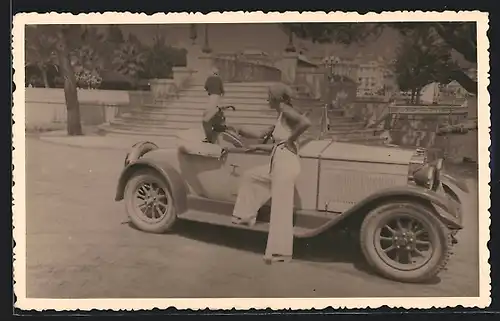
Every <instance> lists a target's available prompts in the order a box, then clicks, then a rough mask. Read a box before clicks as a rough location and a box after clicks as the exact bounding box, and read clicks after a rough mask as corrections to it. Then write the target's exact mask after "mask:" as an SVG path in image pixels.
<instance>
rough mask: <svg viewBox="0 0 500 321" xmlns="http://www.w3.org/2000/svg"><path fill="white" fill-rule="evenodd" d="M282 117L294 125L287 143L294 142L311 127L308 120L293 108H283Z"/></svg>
mask: <svg viewBox="0 0 500 321" xmlns="http://www.w3.org/2000/svg"><path fill="white" fill-rule="evenodd" d="M283 115H284V116H285V118H286V119H287V120H289V121H290V122H291V123H293V124H294V126H293V128H292V134H291V135H290V137H289V138H288V141H289V142H295V141H296V140H297V139H298V138H299V137H300V136H301V135H302V134H303V133H304V132H305V131H306V130H307V129H308V128H309V127H311V121H310V120H309V118H307V117H306V116H304V115H302V114H300V113H299V112H298V111H297V110H295V108H293V107H289V106H283Z"/></svg>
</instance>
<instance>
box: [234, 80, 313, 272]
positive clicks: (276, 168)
mask: <svg viewBox="0 0 500 321" xmlns="http://www.w3.org/2000/svg"><path fill="white" fill-rule="evenodd" d="M291 97H292V90H291V88H290V87H288V86H286V85H284V84H281V83H278V84H275V85H273V86H271V87H270V88H269V106H270V107H271V108H273V109H275V110H276V111H277V112H278V113H279V115H278V118H277V119H276V124H275V125H274V126H273V130H272V135H273V137H274V139H275V141H279V143H277V144H275V145H253V146H250V147H249V150H263V151H269V152H271V158H270V163H269V164H268V165H263V166H258V167H255V168H252V169H250V170H248V171H247V172H245V174H244V175H243V178H242V182H241V185H240V189H239V191H238V197H237V200H236V204H235V207H234V211H233V223H235V224H247V225H254V224H255V223H256V219H257V213H258V210H259V209H260V208H261V207H262V206H263V205H264V204H265V203H267V201H268V200H269V199H270V198H271V219H270V222H269V236H268V240H267V247H266V253H265V256H264V260H265V261H266V263H272V262H284V261H289V260H291V258H292V254H293V207H294V202H293V200H294V193H295V181H296V180H297V178H298V176H299V174H300V157H299V155H298V146H297V140H298V139H299V137H300V136H301V135H302V134H303V133H304V132H305V131H306V130H307V129H308V128H309V127H310V125H311V123H310V121H309V119H308V118H307V117H305V116H304V115H302V114H301V113H299V112H298V111H297V110H296V109H295V108H294V107H293V106H292V103H291ZM247 136H248V134H247Z"/></svg>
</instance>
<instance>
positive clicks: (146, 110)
mask: <svg viewBox="0 0 500 321" xmlns="http://www.w3.org/2000/svg"><path fill="white" fill-rule="evenodd" d="M204 111H205V108H203V107H201V106H199V107H197V108H179V107H158V106H156V105H146V106H143V107H142V108H133V109H132V110H130V113H131V114H132V115H141V114H144V115H146V114H148V115H158V116H161V115H167V116H168V115H192V116H198V115H202V114H203V112H204ZM225 115H226V116H233V117H263V118H269V117H276V116H277V113H276V112H275V111H274V110H272V109H270V108H265V109H241V108H238V109H237V110H235V111H232V110H227V111H225Z"/></svg>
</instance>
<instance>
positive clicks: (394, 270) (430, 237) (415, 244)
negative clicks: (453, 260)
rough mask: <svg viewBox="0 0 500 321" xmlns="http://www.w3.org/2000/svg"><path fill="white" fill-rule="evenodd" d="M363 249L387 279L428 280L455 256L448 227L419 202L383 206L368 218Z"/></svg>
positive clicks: (365, 223)
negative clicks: (452, 251)
mask: <svg viewBox="0 0 500 321" xmlns="http://www.w3.org/2000/svg"><path fill="white" fill-rule="evenodd" d="M360 239H361V249H362V251H363V254H364V256H365V258H366V260H367V261H368V263H369V264H370V265H371V266H372V267H373V268H375V270H377V271H378V272H379V273H380V274H381V275H383V276H385V277H386V278H389V279H393V280H397V281H400V282H413V283H417V282H425V281H426V280H429V279H431V278H433V277H435V276H436V275H437V274H438V273H439V272H440V271H441V270H442V269H444V268H445V266H446V264H447V262H448V259H449V256H450V255H451V246H452V245H451V237H450V233H449V231H448V229H447V227H446V226H445V225H444V224H443V223H442V222H441V221H440V220H439V219H438V218H436V216H435V215H434V214H433V213H432V211H431V209H430V208H429V207H427V206H425V205H424V204H419V203H417V202H397V203H389V204H384V205H381V206H379V207H377V208H375V209H373V210H372V211H371V212H370V213H368V215H367V216H366V217H365V219H364V221H363V223H362V225H361V231H360Z"/></svg>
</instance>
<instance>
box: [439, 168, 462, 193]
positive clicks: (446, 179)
mask: <svg viewBox="0 0 500 321" xmlns="http://www.w3.org/2000/svg"><path fill="white" fill-rule="evenodd" d="M439 180H440V181H441V182H443V183H444V184H446V185H448V186H450V185H451V186H453V185H454V186H456V187H458V188H459V189H460V190H462V192H465V193H469V187H468V186H467V183H465V181H464V180H461V179H457V178H455V177H453V176H451V175H450V174H449V173H447V172H446V171H441V173H440V174H439ZM451 186H450V187H451Z"/></svg>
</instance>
